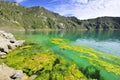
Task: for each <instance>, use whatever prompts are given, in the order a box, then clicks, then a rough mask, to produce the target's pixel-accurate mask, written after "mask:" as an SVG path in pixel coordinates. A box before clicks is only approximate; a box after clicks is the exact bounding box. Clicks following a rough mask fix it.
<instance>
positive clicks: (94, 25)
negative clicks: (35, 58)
mask: <svg viewBox="0 0 120 80" xmlns="http://www.w3.org/2000/svg"><path fill="white" fill-rule="evenodd" d="M1 26H10V28H24V29H25V30H28V29H34V30H36V29H66V30H67V29H71V30H75V29H88V30H90V29H120V18H115V17H114V18H113V17H103V18H97V19H89V20H79V19H77V18H76V17H64V16H60V15H59V14H57V13H53V12H51V11H49V10H47V9H45V8H43V7H39V6H36V7H30V8H28V7H24V6H21V5H20V4H18V3H16V2H12V3H10V2H0V27H1Z"/></svg>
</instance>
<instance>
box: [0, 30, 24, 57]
mask: <svg viewBox="0 0 120 80" xmlns="http://www.w3.org/2000/svg"><path fill="white" fill-rule="evenodd" d="M24 43H25V40H16V39H15V37H14V36H13V35H12V34H11V33H7V32H4V31H0V55H2V54H6V53H9V52H10V51H11V50H14V49H15V48H17V47H20V46H22V45H23V44H24Z"/></svg>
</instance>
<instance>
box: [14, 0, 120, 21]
mask: <svg viewBox="0 0 120 80" xmlns="http://www.w3.org/2000/svg"><path fill="white" fill-rule="evenodd" d="M15 1H16V2H18V3H20V4H21V5H24V6H29V7H30V6H43V7H45V8H47V9H49V10H51V11H54V12H57V13H59V14H61V15H64V16H76V17H77V18H79V19H89V18H96V17H101V16H115V17H120V0H15Z"/></svg>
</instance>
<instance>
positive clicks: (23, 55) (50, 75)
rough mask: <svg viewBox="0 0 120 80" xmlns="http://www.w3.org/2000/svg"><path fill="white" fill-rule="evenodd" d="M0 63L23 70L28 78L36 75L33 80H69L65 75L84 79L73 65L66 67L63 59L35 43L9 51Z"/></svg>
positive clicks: (78, 79)
mask: <svg viewBox="0 0 120 80" xmlns="http://www.w3.org/2000/svg"><path fill="white" fill-rule="evenodd" d="M0 61H1V62H4V63H5V64H7V65H8V66H10V67H13V68H15V69H21V70H23V71H24V72H25V73H26V74H27V75H28V76H32V75H37V78H36V79H35V80H71V77H68V76H67V75H70V76H72V77H74V79H76V80H80V79H83V78H85V79H86V77H85V76H84V75H83V74H82V72H81V71H80V70H79V69H78V68H77V66H76V65H75V64H74V66H72V65H68V64H67V61H66V60H65V59H63V58H62V57H60V56H58V55H55V54H54V52H53V51H52V50H50V49H48V48H45V47H43V46H40V45H38V44H35V43H27V44H25V45H24V46H22V47H19V48H17V49H16V50H13V51H11V52H10V53H9V54H8V55H7V57H6V58H5V59H0ZM73 74H74V75H73Z"/></svg>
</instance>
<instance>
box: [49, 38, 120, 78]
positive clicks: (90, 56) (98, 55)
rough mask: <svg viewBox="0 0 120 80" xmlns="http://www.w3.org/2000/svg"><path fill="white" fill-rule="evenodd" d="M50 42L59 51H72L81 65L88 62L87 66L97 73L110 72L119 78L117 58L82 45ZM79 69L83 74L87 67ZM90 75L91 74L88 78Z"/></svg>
mask: <svg viewBox="0 0 120 80" xmlns="http://www.w3.org/2000/svg"><path fill="white" fill-rule="evenodd" d="M50 42H51V43H52V44H55V45H58V47H59V48H60V49H63V50H67V51H68V50H70V51H73V52H72V53H74V54H75V55H76V56H79V58H80V60H79V62H80V63H81V64H85V63H86V64H87V62H89V65H91V66H94V67H95V68H96V69H97V71H98V72H99V71H100V70H102V69H104V70H105V71H106V72H110V73H113V74H115V75H116V76H120V63H119V61H120V57H119V56H114V55H111V54H108V53H103V52H100V51H97V50H94V49H93V48H90V47H88V46H84V45H80V46H76V45H71V44H69V43H68V41H67V40H65V39H61V38H52V39H50ZM83 59H86V60H87V61H85V62H83ZM78 65H80V64H78ZM80 67H81V70H82V71H83V72H84V73H85V70H84V69H85V68H86V67H88V65H87V66H84V65H80ZM87 71H88V70H87ZM101 72H102V71H101ZM94 73H95V72H94ZM101 74H102V73H101ZM101 74H99V75H97V77H96V78H97V79H100V76H101ZM85 75H86V73H85ZM90 75H91V73H90V74H89V75H88V76H90ZM88 78H89V77H88ZM90 78H92V76H90Z"/></svg>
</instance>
